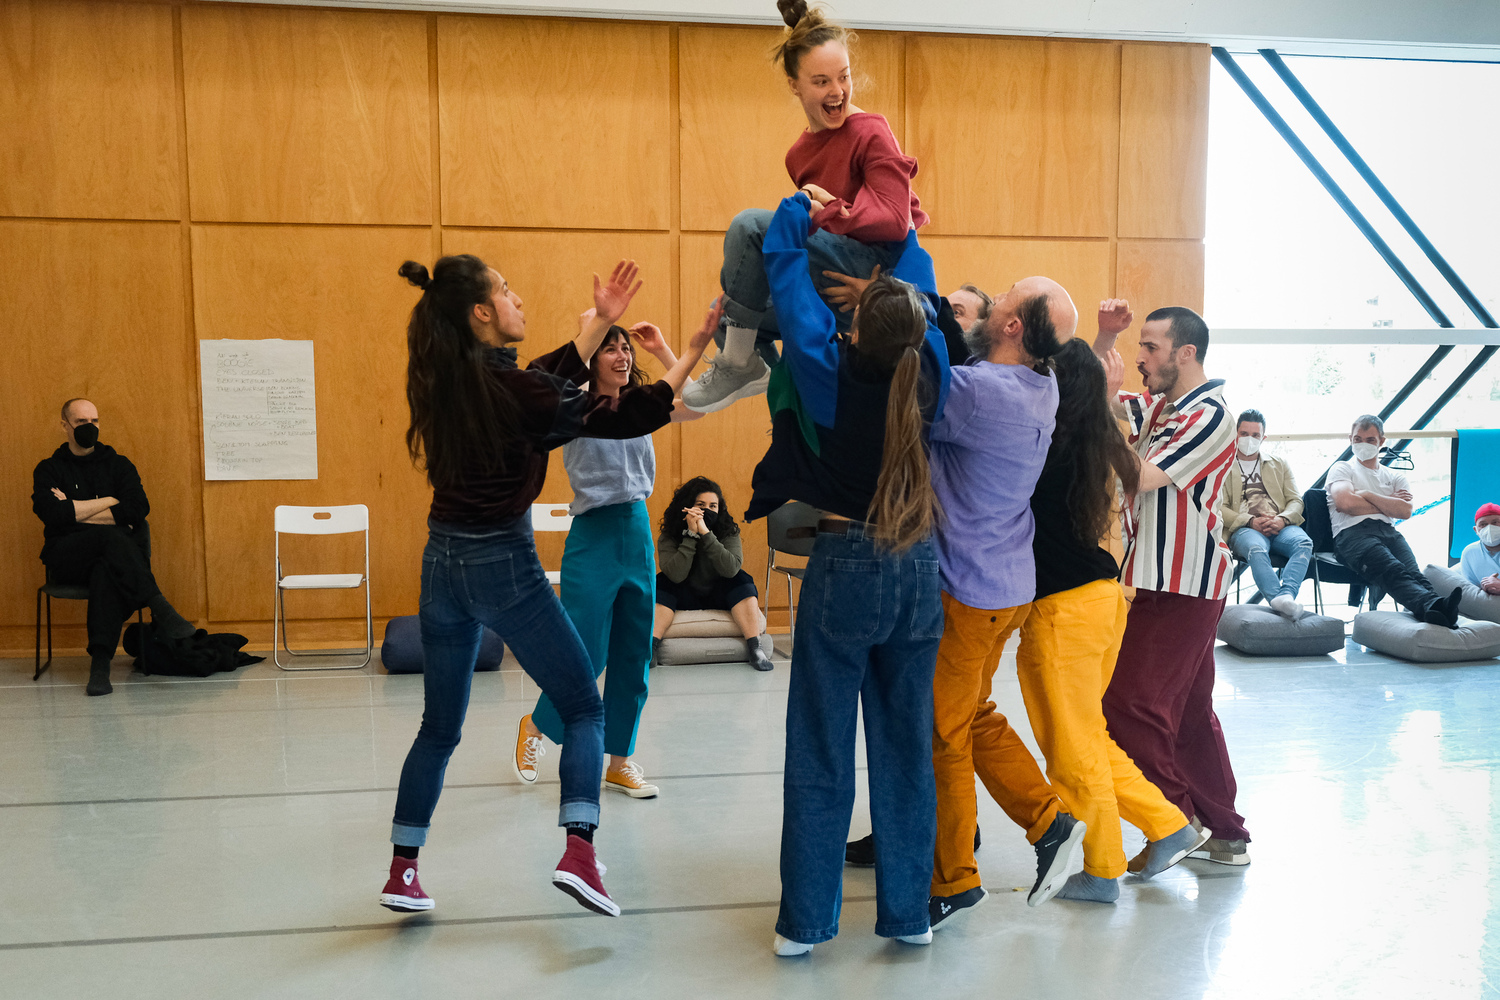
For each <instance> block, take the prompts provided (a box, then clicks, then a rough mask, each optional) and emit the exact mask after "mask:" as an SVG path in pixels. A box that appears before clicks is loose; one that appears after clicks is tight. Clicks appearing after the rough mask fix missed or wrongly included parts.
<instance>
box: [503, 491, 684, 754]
mask: <svg viewBox="0 0 1500 1000" xmlns="http://www.w3.org/2000/svg"><path fill="white" fill-rule="evenodd" d="M561 596H562V604H563V607H564V608H565V609H566V610H567V612H568V617H569V618H571V619H573V627H574V628H576V629H577V630H578V636H579V638H581V639H582V640H583V645H584V648H585V649H587V650H588V654H589V660H590V661H591V662H592V663H593V665H594V676H595V677H598V676H599V675H600V674H601V673H604V672H605V667H608V668H609V672H608V673H607V674H605V678H604V752H605V753H607V754H613V755H615V756H617V757H629V756H630V755H631V754H633V753H634V752H635V734H636V730H637V729H639V728H640V722H641V710H642V709H643V708H644V707H645V706H646V694H647V689H648V687H649V681H648V676H649V673H650V669H651V625H652V620H653V619H652V616H653V614H654V607H653V606H654V605H655V603H656V540H655V538H654V536H653V535H652V532H651V518H650V515H648V514H647V513H646V504H645V501H640V500H638V501H636V502H635V503H621V504H612V505H610V506H608V507H595V508H594V509H593V510H590V511H585V512H584V513H582V514H580V515H578V516H577V517H575V518H574V519H573V527H572V528H570V529H569V531H568V541H567V544H566V545H565V546H564V548H563V558H562V594H561ZM531 721H532V722H533V723H534V724H535V725H536V727H537V728H538V729H540V730H541V731H542V735H544V736H546V737H547V738H548V739H549V740H551V741H552V742H554V743H562V741H563V723H562V718H561V717H560V716H559V715H558V714H557V709H555V708H553V707H552V702H551V700H549V699H548V697H547V696H546V695H545V694H544V695H542V696H541V697H540V698H538V699H537V703H536V708H535V709H534V710H533V711H532V713H531Z"/></svg>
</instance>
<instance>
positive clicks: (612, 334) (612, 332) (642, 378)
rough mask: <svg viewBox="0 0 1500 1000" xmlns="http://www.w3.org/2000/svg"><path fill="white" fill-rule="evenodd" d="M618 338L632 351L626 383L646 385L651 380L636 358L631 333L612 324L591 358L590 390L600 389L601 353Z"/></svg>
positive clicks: (596, 390)
mask: <svg viewBox="0 0 1500 1000" xmlns="http://www.w3.org/2000/svg"><path fill="white" fill-rule="evenodd" d="M617 340H618V341H619V342H620V343H622V344H624V345H625V347H626V349H627V350H629V351H630V377H629V378H627V379H626V380H625V384H626V385H645V384H646V383H647V382H649V381H651V380H650V379H648V378H647V377H646V373H645V372H643V371H641V366H640V364H639V360H638V359H637V358H636V354H635V344H634V342H632V341H631V339H630V334H628V333H626V332H625V328H624V327H623V326H612V327H610V328H609V331H608V332H607V333H605V334H604V339H603V340H601V341H599V346H598V347H597V348H596V349H595V350H594V356H593V357H591V358H589V389H590V391H592V392H598V391H599V355H600V354H602V353H604V349H605V348H606V347H608V346H609V345H610V344H613V343H614V342H615V341H617Z"/></svg>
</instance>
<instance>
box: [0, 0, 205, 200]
mask: <svg viewBox="0 0 1500 1000" xmlns="http://www.w3.org/2000/svg"><path fill="white" fill-rule="evenodd" d="M172 61H173V60H172V12H171V10H170V9H168V8H166V7H155V6H141V5H135V4H115V3H69V2H61V0H8V2H6V3H3V4H0V122H4V123H5V124H4V127H0V176H3V177H4V181H3V182H0V215H19V216H60V217H71V218H115V219H175V218H178V216H179V215H180V212H181V209H180V208H179V206H178V200H179V198H178V195H179V189H180V183H181V181H180V176H181V175H180V173H179V160H180V157H179V154H178V146H177V96H176V89H177V85H176V82H175V79H174V72H175V71H174V69H173V65H172Z"/></svg>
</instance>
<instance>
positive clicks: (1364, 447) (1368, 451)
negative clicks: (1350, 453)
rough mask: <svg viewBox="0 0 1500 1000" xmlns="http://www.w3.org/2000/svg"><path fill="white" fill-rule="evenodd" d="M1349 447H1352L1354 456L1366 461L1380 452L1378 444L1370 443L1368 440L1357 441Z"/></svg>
mask: <svg viewBox="0 0 1500 1000" xmlns="http://www.w3.org/2000/svg"><path fill="white" fill-rule="evenodd" d="M1349 447H1350V448H1352V449H1354V457H1355V458H1357V459H1359V460H1360V461H1361V462H1368V461H1369V460H1370V459H1372V458H1374V457H1375V456H1376V455H1379V454H1380V445H1378V444H1370V443H1369V442H1368V441H1357V442H1355V443H1354V444H1352V445H1350V446H1349Z"/></svg>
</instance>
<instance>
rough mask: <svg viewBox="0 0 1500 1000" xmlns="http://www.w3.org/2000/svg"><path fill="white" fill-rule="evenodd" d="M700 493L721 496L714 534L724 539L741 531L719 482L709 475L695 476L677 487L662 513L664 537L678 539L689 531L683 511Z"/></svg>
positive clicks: (662, 532) (695, 500)
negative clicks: (725, 500) (730, 511)
mask: <svg viewBox="0 0 1500 1000" xmlns="http://www.w3.org/2000/svg"><path fill="white" fill-rule="evenodd" d="M700 493H712V494H713V495H714V496H716V497H718V498H719V516H718V517H716V518H714V527H713V532H714V535H716V536H717V537H719V538H721V539H724V538H729V537H730V536H732V535H738V534H739V533H740V526H739V525H738V524H736V523H735V520H734V515H733V514H731V513H729V505H728V504H727V503H725V502H724V491H723V490H721V489H719V484H718V483H716V482H714V481H713V480H712V479H709V478H708V477H707V476H694V477H693V478H692V479H689V480H688V481H687V482H685V483H683V484H682V485H681V486H679V487H677V490H676V491H675V492H674V493H673V494H672V500H671V502H670V503H668V504H667V509H666V511H665V512H663V513H662V516H661V534H662V537H663V538H670V539H672V540H673V541H676V540H677V539H679V538H681V537H682V535H683V533H684V532H685V531H687V515H686V514H684V513H683V509H684V508H686V507H691V506H692V505H693V504H694V503H696V502H697V501H698V495H699V494H700Z"/></svg>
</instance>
